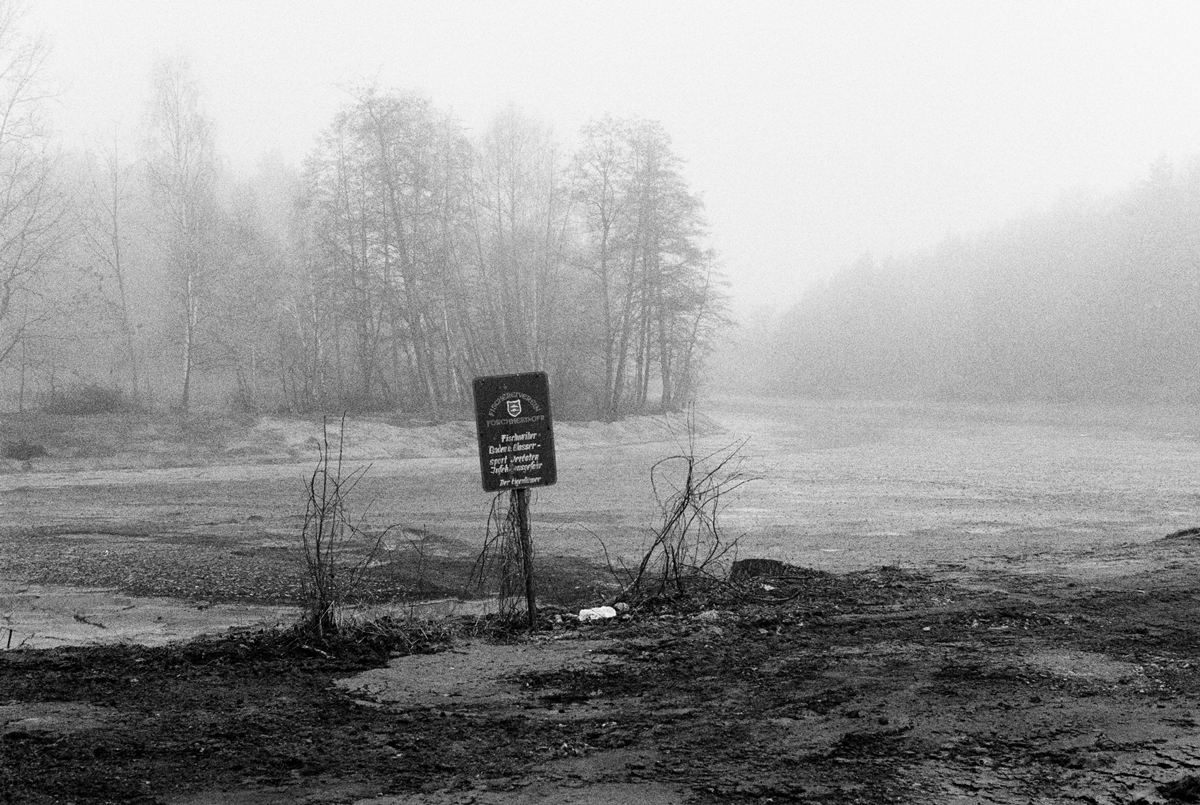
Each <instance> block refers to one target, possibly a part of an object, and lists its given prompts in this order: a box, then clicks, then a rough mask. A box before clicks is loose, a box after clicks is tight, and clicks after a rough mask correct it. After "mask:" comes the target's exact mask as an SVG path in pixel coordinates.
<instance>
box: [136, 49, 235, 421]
mask: <svg viewBox="0 0 1200 805" xmlns="http://www.w3.org/2000/svg"><path fill="white" fill-rule="evenodd" d="M149 124H150V130H149V137H148V140H147V154H146V166H147V176H148V180H149V184H150V188H151V191H152V193H153V195H154V198H155V201H156V204H157V209H158V219H157V221H155V223H154V230H155V235H156V239H157V241H158V246H159V256H160V259H161V260H162V262H163V265H164V268H165V269H166V274H167V282H168V288H169V293H170V296H171V298H172V299H173V300H174V305H173V306H174V320H175V326H176V332H177V336H178V341H179V347H180V356H179V357H180V375H181V378H180V379H181V383H180V385H181V388H180V396H179V407H180V408H181V409H182V410H184V411H187V410H188V407H189V405H190V404H191V397H192V385H193V380H194V375H195V371H196V367H197V365H198V361H199V359H200V349H201V332H202V330H201V326H202V324H203V323H204V317H205V316H206V315H207V314H208V313H209V310H208V309H207V307H206V305H207V302H208V300H209V298H210V297H211V295H212V293H213V290H214V285H215V283H214V278H213V273H214V269H215V261H214V252H215V249H216V237H217V228H218V216H217V206H216V182H217V158H216V152H215V149H214V146H213V138H212V124H211V123H210V121H209V118H208V117H207V116H206V115H205V114H204V112H203V110H202V109H201V106H200V90H199V87H198V85H197V84H196V81H195V79H194V78H193V77H192V74H191V70H190V68H189V66H188V64H187V62H185V61H179V60H175V61H168V60H163V61H160V62H159V63H158V64H157V65H155V68H154V76H153V85H152V98H151V105H150V114H149Z"/></svg>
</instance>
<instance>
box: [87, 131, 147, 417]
mask: <svg viewBox="0 0 1200 805" xmlns="http://www.w3.org/2000/svg"><path fill="white" fill-rule="evenodd" d="M133 170H134V166H133V165H131V164H127V163H122V161H121V157H120V151H119V149H118V147H117V144H116V142H115V140H114V142H113V146H112V149H111V150H107V151H103V152H102V153H101V154H100V157H99V164H96V163H92V164H89V165H88V170H87V175H86V177H85V179H84V188H83V198H82V199H81V200H80V202H79V203H77V205H76V211H77V214H78V217H79V220H78V232H79V235H80V238H81V240H82V243H83V249H84V252H85V254H86V256H87V259H88V262H89V263H90V266H91V268H92V271H93V272H94V273H95V274H96V275H97V276H98V277H99V279H100V282H101V286H102V287H107V282H108V281H109V280H111V281H112V283H113V285H114V286H115V293H111V295H108V296H106V298H105V299H104V300H103V301H104V302H105V303H106V304H108V305H110V306H111V307H112V309H113V312H114V313H115V315H116V317H117V326H118V328H119V330H120V333H121V341H122V345H123V348H124V353H125V362H126V364H127V367H126V368H127V371H128V377H129V389H130V393H131V395H132V398H133V399H134V400H135V401H136V400H137V398H138V393H139V388H140V383H139V372H138V349H137V340H136V337H135V334H136V332H137V328H136V326H135V324H134V315H133V302H132V298H131V297H132V287H131V285H132V278H131V277H130V272H129V259H128V256H127V252H128V250H127V248H126V245H127V238H128V233H127V229H128V227H129V223H128V220H129V219H128V212H127V208H128V206H129V202H130V194H131V192H132V189H133Z"/></svg>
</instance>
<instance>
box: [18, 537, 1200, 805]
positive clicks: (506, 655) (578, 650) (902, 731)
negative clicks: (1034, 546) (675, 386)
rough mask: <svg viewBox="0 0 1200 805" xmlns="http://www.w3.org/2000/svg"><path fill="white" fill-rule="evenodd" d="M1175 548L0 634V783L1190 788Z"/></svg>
mask: <svg viewBox="0 0 1200 805" xmlns="http://www.w3.org/2000/svg"><path fill="white" fill-rule="evenodd" d="M1198 559H1200V544H1198V543H1197V541H1196V539H1195V537H1190V536H1181V537H1174V538H1170V539H1164V540H1161V541H1159V542H1157V543H1155V544H1152V545H1149V546H1137V547H1130V548H1128V549H1126V550H1125V551H1124V552H1121V551H1118V552H1110V553H1109V554H1108V555H1105V556H1098V555H1087V556H1084V555H1075V556H1071V557H1064V561H1063V562H1062V563H1061V565H1060V567H1061V568H1062V569H1063V571H1064V572H1061V573H1058V574H1055V575H1048V574H1046V573H1041V572H1038V573H1029V572H1025V571H1026V570H1028V568H1024V567H1022V566H1020V565H1019V564H1014V565H1013V567H1011V568H1009V569H1007V570H1002V569H996V568H993V569H989V570H986V571H978V570H969V569H966V568H955V567H940V568H930V569H928V570H926V571H921V572H917V571H914V570H901V569H898V568H886V567H885V568H879V569H877V570H874V571H861V572H855V573H849V574H830V573H825V572H819V571H812V570H805V569H803V568H793V569H791V570H790V571H789V573H790V576H789V577H788V578H784V579H759V580H754V581H750V582H746V583H744V584H742V585H740V586H738V587H733V588H728V587H727V588H722V589H719V590H716V591H714V595H715V596H716V597H714V598H708V599H696V600H691V601H688V602H685V603H683V604H682V605H677V606H675V607H671V608H663V609H654V608H647V609H643V610H640V611H638V610H635V611H634V612H632V613H631V614H630V616H628V617H627V619H623V620H617V621H609V622H604V623H595V624H579V623H576V622H574V621H573V620H572V619H571V618H570V617H569V616H568V617H565V618H564V617H562V611H561V610H556V609H555V608H553V607H549V606H548V607H547V609H546V611H545V612H544V613H543V620H542V623H541V625H540V628H539V630H538V631H537V632H536V633H534V634H532V635H531V634H521V633H505V632H497V631H495V630H494V629H489V628H488V627H487V625H486V624H485V623H482V622H480V621H477V620H459V621H443V622H440V623H438V624H424V625H410V627H409V628H403V629H401V628H396V629H393V630H391V631H388V632H387V633H384V630H378V632H376V633H374V636H372V635H371V634H370V633H365V634H364V633H359V634H357V635H356V636H355V637H354V639H353V640H350V641H346V642H341V643H339V642H336V641H334V642H330V643H322V644H318V643H315V642H313V641H312V640H306V639H303V638H301V637H299V636H298V635H297V634H296V633H295V632H289V631H287V630H286V629H275V630H265V631H264V630H244V631H241V632H234V633H232V634H230V635H228V636H225V637H222V638H208V639H200V640H195V641H191V642H183V643H174V644H170V645H167V646H159V647H144V646H137V645H109V646H95V647H68V648H61V649H54V650H43V651H29V650H21V651H8V652H5V653H3V654H0V691H2V693H0V724H2V725H3V726H2V727H0V729H2V731H3V735H2V738H0V792H3V794H2V796H3V798H4V800H5V801H8V802H22V803H25V802H27V803H67V802H74V803H108V802H139V803H147V804H149V803H179V804H180V805H182V804H183V803H191V804H192V805H200V803H255V805H266V804H267V803H272V804H273V803H292V802H307V803H335V802H337V803H349V802H358V803H363V802H366V803H378V804H379V805H384V804H385V803H468V802H477V803H540V802H546V803H551V802H577V803H617V802H630V803H632V802H649V803H682V802H698V803H708V802H713V803H715V802H828V803H844V802H863V803H877V802H911V803H967V802H1012V803H1028V802H1046V803H1050V802H1055V803H1057V802H1093V803H1135V802H1163V801H1178V802H1191V801H1196V794H1197V792H1198V791H1200V783H1197V781H1196V778H1195V777H1193V776H1192V775H1193V774H1196V773H1197V772H1196V771H1195V770H1196V769H1197V767H1200V722H1198V720H1197V713H1198V712H1200V670H1198V669H1197V667H1196V665H1197V656H1198V650H1200V595H1198V593H1200V579H1198V578H1197V575H1196V572H1195V571H1196V566H1197V560H1198ZM1122 567H1126V568H1133V569H1135V570H1136V572H1122V570H1121V568H1122ZM1097 568H1104V570H1103V571H1099V570H1097ZM770 587H773V588H774V589H767V588H770ZM206 592H207V593H209V595H210V597H211V598H213V599H219V597H220V591H219V590H209V591H206ZM771 599H775V600H771Z"/></svg>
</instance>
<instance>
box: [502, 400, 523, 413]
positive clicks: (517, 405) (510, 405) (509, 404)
mask: <svg viewBox="0 0 1200 805" xmlns="http://www.w3.org/2000/svg"><path fill="white" fill-rule="evenodd" d="M504 407H505V408H506V409H508V415H509V416H514V417H515V416H520V415H521V401H520V400H508V401H506V402H505V403H504Z"/></svg>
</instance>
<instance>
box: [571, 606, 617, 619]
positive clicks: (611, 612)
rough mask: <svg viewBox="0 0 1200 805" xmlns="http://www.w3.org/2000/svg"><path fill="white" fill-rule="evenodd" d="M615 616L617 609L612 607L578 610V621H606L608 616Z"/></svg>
mask: <svg viewBox="0 0 1200 805" xmlns="http://www.w3.org/2000/svg"><path fill="white" fill-rule="evenodd" d="M615 617H617V611H616V610H615V609H613V608H612V607H592V608H591V609H581V610H579V622H580V623H583V622H585V621H606V620H608V619H609V618H615Z"/></svg>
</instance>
